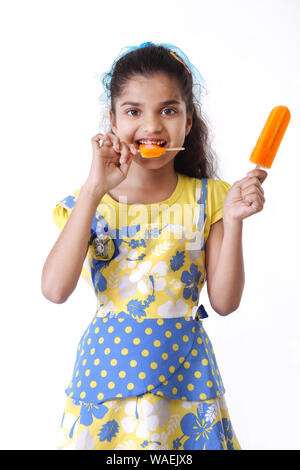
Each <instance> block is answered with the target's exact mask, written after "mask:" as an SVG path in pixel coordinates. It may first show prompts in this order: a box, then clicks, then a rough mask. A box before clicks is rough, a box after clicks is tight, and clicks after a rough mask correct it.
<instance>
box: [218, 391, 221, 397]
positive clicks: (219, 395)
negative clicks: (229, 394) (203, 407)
mask: <svg viewBox="0 0 300 470" xmlns="http://www.w3.org/2000/svg"><path fill="white" fill-rule="evenodd" d="M217 397H218V398H220V397H221V394H220V392H219V390H217Z"/></svg>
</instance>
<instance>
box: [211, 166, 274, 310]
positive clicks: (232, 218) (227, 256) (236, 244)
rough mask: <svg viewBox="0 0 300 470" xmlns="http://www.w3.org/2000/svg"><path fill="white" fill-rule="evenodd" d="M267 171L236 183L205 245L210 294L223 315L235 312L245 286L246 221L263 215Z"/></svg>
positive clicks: (255, 171)
mask: <svg viewBox="0 0 300 470" xmlns="http://www.w3.org/2000/svg"><path fill="white" fill-rule="evenodd" d="M266 177H267V173H266V172H265V171H264V170H253V171H252V172H249V173H248V176H247V177H246V178H244V179H242V180H240V181H237V182H236V183H234V184H233V185H232V187H231V189H230V190H229V191H228V193H227V196H226V198H225V202H224V205H223V219H221V220H219V221H218V222H216V223H215V224H213V225H212V226H211V228H210V233H209V236H208V239H207V241H206V250H205V251H206V277H207V292H208V296H209V300H210V303H211V306H212V307H213V309H214V310H215V311H216V312H217V313H219V314H220V315H228V314H229V313H232V312H234V311H235V310H236V309H237V308H238V306H239V304H240V301H241V298H242V293H243V289H244V283H245V273H244V260H243V249H242V229H243V219H245V218H246V217H249V216H251V215H254V214H256V213H257V212H260V211H261V210H262V209H263V206H264V202H265V198H264V191H263V189H262V186H261V183H262V182H263V181H264V180H265V179H266Z"/></svg>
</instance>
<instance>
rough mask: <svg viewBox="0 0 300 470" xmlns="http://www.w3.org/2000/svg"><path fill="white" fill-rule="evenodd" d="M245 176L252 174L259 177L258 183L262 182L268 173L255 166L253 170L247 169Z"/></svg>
mask: <svg viewBox="0 0 300 470" xmlns="http://www.w3.org/2000/svg"><path fill="white" fill-rule="evenodd" d="M247 176H250V177H252V176H254V177H256V178H258V179H259V181H260V183H263V182H264V181H265V179H266V177H267V176H268V173H267V172H266V171H265V170H261V169H258V168H257V169H255V170H252V171H249V172H248V173H247Z"/></svg>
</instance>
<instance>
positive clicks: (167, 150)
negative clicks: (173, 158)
mask: <svg viewBox="0 0 300 470" xmlns="http://www.w3.org/2000/svg"><path fill="white" fill-rule="evenodd" d="M161 148H164V149H165V151H166V152H171V151H173V152H174V151H175V150H185V147H172V148H171V147H166V148H165V147H161ZM139 152H140V150H139Z"/></svg>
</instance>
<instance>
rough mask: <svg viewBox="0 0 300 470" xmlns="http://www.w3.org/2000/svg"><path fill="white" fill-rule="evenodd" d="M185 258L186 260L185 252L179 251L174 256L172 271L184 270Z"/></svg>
mask: <svg viewBox="0 0 300 470" xmlns="http://www.w3.org/2000/svg"><path fill="white" fill-rule="evenodd" d="M184 258H185V254H184V251H177V252H176V255H174V256H173V258H172V259H171V263H170V264H171V269H172V270H173V271H174V272H175V271H178V269H180V268H182V266H183V265H184Z"/></svg>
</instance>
